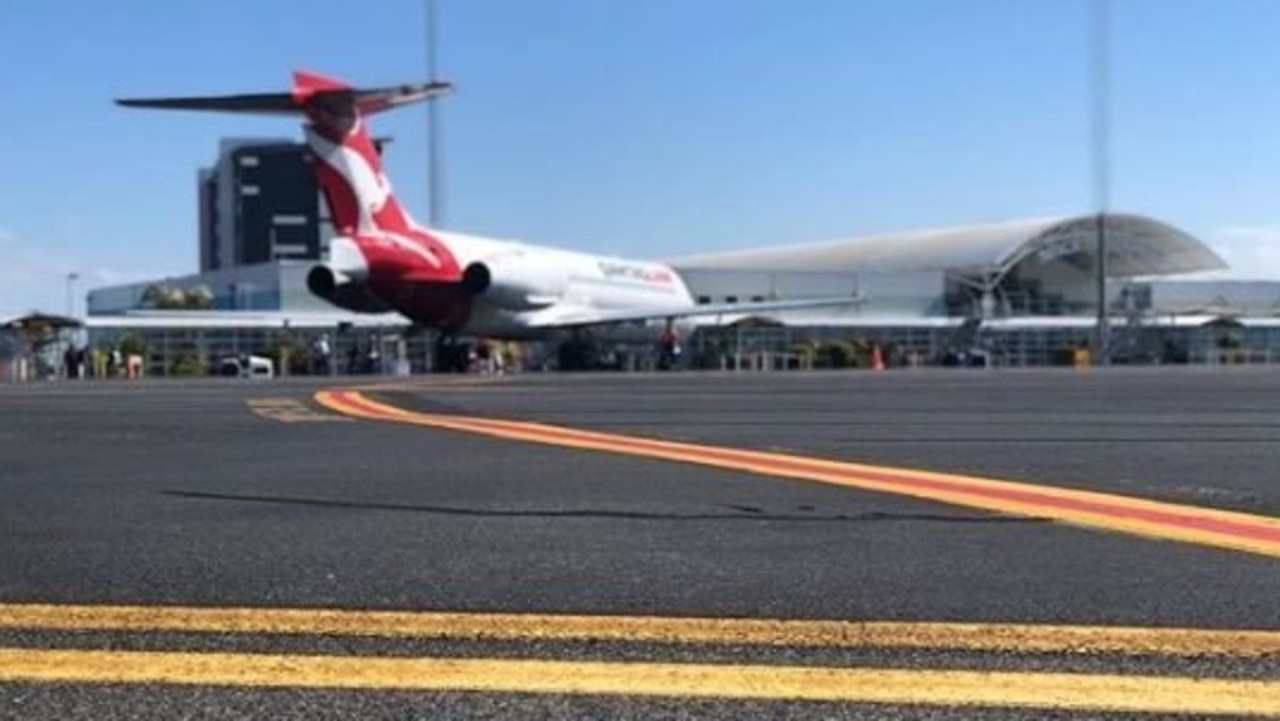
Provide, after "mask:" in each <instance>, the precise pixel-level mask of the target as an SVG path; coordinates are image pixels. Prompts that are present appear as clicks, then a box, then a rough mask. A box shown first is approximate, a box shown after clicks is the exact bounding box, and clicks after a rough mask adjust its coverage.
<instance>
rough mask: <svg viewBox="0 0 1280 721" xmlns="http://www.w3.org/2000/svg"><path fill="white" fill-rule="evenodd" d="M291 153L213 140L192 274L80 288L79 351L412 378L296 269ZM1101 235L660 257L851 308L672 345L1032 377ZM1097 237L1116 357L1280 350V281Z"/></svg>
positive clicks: (741, 323) (859, 242)
mask: <svg viewBox="0 0 1280 721" xmlns="http://www.w3.org/2000/svg"><path fill="white" fill-rule="evenodd" d="M305 153H306V151H305V148H304V146H301V145H298V144H290V143H288V142H286V141H281V140H275V139H271V140H263V141H257V142H255V141H252V140H235V141H224V143H223V144H222V146H221V148H220V153H219V156H218V160H217V162H216V163H215V165H214V167H212V168H210V169H207V170H203V171H201V173H200V175H199V179H198V186H197V187H198V190H199V198H200V199H201V203H200V207H201V215H200V217H201V233H200V238H201V243H200V248H201V253H200V258H201V271H202V272H200V273H194V274H192V275H189V276H183V277H178V278H167V279H160V280H156V281H152V282H145V283H135V284H129V285H123V286H115V287H108V288H98V289H95V290H92V291H91V292H90V293H89V295H88V301H87V308H88V312H89V318H88V319H87V320H88V323H87V324H88V327H89V331H90V336H91V341H92V342H93V343H96V344H112V343H119V342H120V341H121V339H122V338H124V337H126V336H129V335H133V336H135V337H141V339H142V340H143V341H145V344H146V345H147V347H149V348H154V349H158V350H156V351H155V352H154V353H151V354H150V355H151V356H152V357H153V361H152V362H150V363H149V364H148V369H149V371H150V372H152V373H158V374H165V373H168V372H170V370H171V368H172V367H173V365H174V359H175V358H178V357H181V358H183V359H185V360H186V362H187V365H192V364H193V363H194V364H195V365H201V364H208V363H209V362H211V361H214V360H216V359H217V358H218V357H221V356H225V355H233V354H242V353H253V352H267V351H269V350H270V349H272V348H278V347H279V346H280V345H281V344H287V345H290V346H293V347H297V348H303V347H306V346H307V345H308V344H310V343H313V342H314V341H315V340H316V339H317V338H319V337H320V336H322V335H324V336H327V337H329V338H331V339H332V342H334V343H335V345H336V348H335V352H336V354H337V355H338V356H339V357H345V356H352V357H354V356H356V355H361V356H363V355H364V354H366V353H368V354H369V355H373V356H382V357H384V358H385V357H388V355H389V354H390V353H393V352H394V353H395V354H398V355H399V356H403V355H404V353H405V352H407V354H408V356H409V357H408V358H407V359H405V360H407V363H406V364H405V365H404V367H405V368H408V369H411V370H413V371H424V370H427V369H428V368H429V367H430V365H431V361H430V353H429V351H428V350H427V348H428V346H429V343H428V339H427V338H426V337H425V336H426V335H427V334H412V335H411V336H410V337H409V338H408V339H407V340H405V339H404V337H403V335H404V333H403V332H404V330H405V329H406V328H407V327H408V323H407V321H406V320H405V319H403V318H400V317H398V316H395V315H388V316H362V315H356V314H351V313H346V312H343V311H340V310H338V309H336V308H334V307H332V306H329V305H328V304H327V303H326V302H325V301H323V300H321V299H320V298H317V297H315V296H313V295H312V294H311V293H310V292H309V291H308V290H307V287H306V274H307V271H308V270H309V268H310V266H311V264H312V263H314V262H317V261H319V260H322V259H324V258H325V257H326V256H327V241H328V239H329V238H330V237H331V236H332V228H331V227H330V226H329V223H328V219H327V218H325V217H324V216H323V208H324V205H323V203H321V202H319V200H318V198H319V191H318V188H317V187H316V186H315V183H314V180H313V179H312V177H311V174H310V173H309V172H307V170H308V169H307V163H308V160H307V158H306V155H305ZM1098 235H1099V219H1098V216H1096V215H1081V216H1076V217H1059V218H1045V219H1030V220H1015V221H1009V222H1002V223H992V224H985V225H974V226H969V227H963V228H952V229H940V230H932V231H924V232H912V233H898V234H892V235H884V236H878V237H870V238H853V239H843V240H834V241H827V242H819V243H806V244H799V245H786V246H775V247H770V248H761V249H749V250H742V251H734V252H725V253H714V254H707V255H698V256H691V257H684V258H675V259H668V260H667V261H666V262H667V263H669V264H670V265H671V266H672V267H673V268H674V269H675V270H676V271H677V272H679V273H680V275H681V276H682V277H683V279H684V280H685V282H686V284H687V286H688V287H689V289H690V291H691V293H692V294H693V295H694V296H695V297H696V299H697V301H698V302H699V303H704V304H712V303H715V304H721V303H729V304H732V303H735V302H743V303H746V302H752V301H764V300H785V299H806V298H821V297H831V296H842V297H849V296H851V295H855V294H856V295H857V296H858V297H859V298H860V302H859V303H857V304H856V305H852V306H850V307H847V308H842V309H839V310H809V311H790V312H787V313H780V314H773V315H772V316H771V317H769V318H746V317H743V316H722V317H716V318H707V319H704V320H702V321H701V322H700V323H699V326H698V328H697V329H696V332H694V333H693V336H692V337H689V338H688V339H687V341H688V342H687V343H686V347H687V348H688V349H689V350H690V351H692V353H691V354H689V355H690V356H692V357H693V358H692V360H691V363H692V364H693V365H696V366H699V367H744V366H748V365H750V366H752V367H810V366H813V365H823V363H822V362H821V359H820V358H817V359H815V354H817V355H819V356H821V355H822V354H821V353H820V351H821V350H822V347H823V346H833V345H836V346H838V345H841V344H843V345H845V346H848V348H847V349H846V350H848V351H849V352H847V353H846V354H845V355H846V356H848V355H856V354H857V353H856V349H857V348H858V347H860V348H862V349H864V350H865V348H867V347H869V346H871V345H878V346H883V347H884V348H886V349H889V350H891V351H892V354H891V355H892V358H891V360H892V362H895V363H902V364H907V363H910V364H931V363H944V362H947V363H954V362H963V358H964V357H980V358H981V359H982V361H983V362H984V363H994V364H1001V365H1014V366H1034V365H1047V364H1054V363H1062V362H1067V359H1069V358H1070V357H1071V354H1072V353H1073V352H1074V351H1076V350H1078V349H1081V348H1087V347H1091V346H1092V341H1093V337H1094V328H1095V326H1096V320H1095V318H1096V314H1097V297H1098V289H1097V282H1096V278H1097V270H1098V267H1097V261H1096V256H1097V254H1096V247H1097V239H1098ZM1105 237H1106V247H1107V253H1106V256H1107V258H1106V274H1107V277H1108V284H1107V292H1108V295H1107V305H1108V314H1109V317H1110V324H1111V326H1112V328H1113V331H1112V333H1111V334H1110V342H1109V344H1108V348H1107V352H1108V355H1109V356H1110V357H1112V358H1114V359H1115V360H1116V361H1117V362H1135V363H1137V362H1144V363H1151V362H1270V361H1271V358H1272V356H1273V355H1274V356H1275V357H1276V358H1280V331H1278V330H1277V329H1276V326H1277V325H1280V324H1277V323H1276V320H1277V318H1280V282H1275V281H1251V282H1243V281H1201V280H1185V279H1180V276H1186V275H1190V274H1196V273H1201V272H1205V271H1213V270H1219V269H1222V268H1224V267H1225V263H1224V262H1223V261H1222V259H1221V258H1220V257H1219V256H1218V255H1217V254H1216V253H1215V252H1214V251H1213V250H1212V249H1210V248H1209V247H1207V246H1206V245H1205V244H1204V243H1202V242H1201V241H1199V240H1198V239H1196V238H1194V237H1192V236H1191V235H1190V234H1188V233H1186V232H1184V231H1182V230H1180V229H1178V228H1176V227H1174V226H1173V225H1170V224H1168V223H1165V222H1162V221H1160V220H1157V219H1154V218H1149V217H1144V216H1140V215H1128V214H1110V215H1108V216H1106V225H1105ZM605 335H607V333H605ZM369 346H373V347H375V348H377V349H379V350H374V351H369V350H368V347H369ZM406 348H407V349H408V350H407V351H405V350H404V349H406ZM380 351H381V352H380ZM1228 351H1229V352H1228ZM629 352H630V353H631V354H632V355H636V350H635V348H632V349H631V350H630V351H629ZM638 355H639V356H640V361H641V362H638V363H636V362H633V363H631V364H630V365H631V367H645V365H646V364H645V358H644V357H643V356H644V355H645V353H644V352H643V351H642V350H641V351H639V353H638ZM192 357H194V358H195V360H194V361H192V360H191V359H192ZM1224 359H1226V360H1224ZM633 360H634V358H633ZM815 360H816V361H817V362H815ZM862 360H863V361H865V358H863V359H862Z"/></svg>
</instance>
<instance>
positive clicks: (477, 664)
mask: <svg viewBox="0 0 1280 721" xmlns="http://www.w3.org/2000/svg"><path fill="white" fill-rule="evenodd" d="M0 681H7V682H26V683H32V682H34V683H91V684H99V683H102V684H182V685H200V686H235V687H288V688H336V689H379V690H412V691H473V692H487V693H541V694H583V695H620V696H664V697H671V698H721V699H755V700H759V699H769V700H779V701H827V702H845V703H875V704H902V705H929V706H970V707H974V706H978V707H997V708H1035V709H1055V710H1074V711H1110V712H1139V713H1142V712H1145V713H1177V714H1201V715H1207V714H1215V715H1217V714H1237V715H1252V716H1275V715H1280V682H1275V681H1239V680H1228V679H1191V678H1173V677H1157V676H1118V675H1095V674H1070V673H1011V672H982V671H914V670H901V669H871V668H824V667H796V666H765V665H727V664H695V663H632V662H621V663H619V662H600V661H589V662H572V661H533V660H496V659H495V660H491V659H462V658H369V657H364V656H357V657H352V656H288V655H265V654H231V653H175V652H142V651H51V650H33V649H0Z"/></svg>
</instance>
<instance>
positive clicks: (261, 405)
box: [245, 398, 351, 423]
mask: <svg viewBox="0 0 1280 721" xmlns="http://www.w3.org/2000/svg"><path fill="white" fill-rule="evenodd" d="M245 405H247V406H248V407H249V410H251V411H253V412H254V413H256V414H257V415H260V416H262V417H263V418H270V419H271V420H273V421H280V422H281V423H332V422H335V421H349V420H351V419H350V418H346V417H344V416H338V415H333V414H330V413H321V412H319V411H317V410H316V409H315V408H312V407H311V406H309V405H307V404H305V403H303V402H302V401H300V400H298V399H297V398H251V399H249V400H247V401H245Z"/></svg>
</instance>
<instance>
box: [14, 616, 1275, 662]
mask: <svg viewBox="0 0 1280 721" xmlns="http://www.w3.org/2000/svg"><path fill="white" fill-rule="evenodd" d="M0 629H21V630H42V631H118V632H133V633H218V634H280V635H317V636H355V637H382V638H436V639H458V640H502V641H591V642H619V643H660V644H707V645H716V644H720V645H754V646H785V647H840V648H882V649H894V648H897V649H922V648H930V649H938V650H950V651H986V652H1018V653H1056V654H1124V655H1145V656H1168V657H1178V656H1182V657H1193V656H1194V657H1199V656H1221V657H1231V658H1263V657H1268V656H1270V657H1280V631H1263V630H1216V629H1193V628H1142V627H1123V626H1055V625H1035V624H984V623H928V622H923V623H917V622H898V621H838V620H813V621H804V620H781V619H734V618H671V617H655V616H584V615H542V614H514V613H442V612H422V611H354V610H340V609H308V608H207V607H206V608H201V607H182V606H92V605H55V604H7V605H0Z"/></svg>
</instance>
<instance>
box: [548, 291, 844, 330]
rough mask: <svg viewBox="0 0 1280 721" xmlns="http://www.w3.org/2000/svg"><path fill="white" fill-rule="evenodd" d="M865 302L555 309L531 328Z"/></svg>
mask: <svg viewBox="0 0 1280 721" xmlns="http://www.w3.org/2000/svg"><path fill="white" fill-rule="evenodd" d="M863 302H865V299H864V298H863V297H862V295H861V294H857V295H852V296H834V297H830V298H810V299H805V300H773V301H758V302H753V303H710V304H705V305H691V306H689V307H687V308H669V309H666V310H663V309H657V308H653V309H646V308H627V309H624V310H597V309H593V308H568V309H563V310H559V309H552V310H550V311H545V312H544V313H542V314H539V316H537V317H535V318H532V319H530V321H529V326H530V327H531V328H581V327H583V326H589V325H605V324H608V323H627V322H631V321H642V320H660V319H666V318H697V317H706V316H713V315H735V316H746V315H756V314H759V313H769V312H776V311H785V310H807V309H809V308H838V307H841V306H854V305H859V304H861V303H863Z"/></svg>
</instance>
